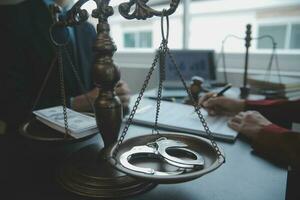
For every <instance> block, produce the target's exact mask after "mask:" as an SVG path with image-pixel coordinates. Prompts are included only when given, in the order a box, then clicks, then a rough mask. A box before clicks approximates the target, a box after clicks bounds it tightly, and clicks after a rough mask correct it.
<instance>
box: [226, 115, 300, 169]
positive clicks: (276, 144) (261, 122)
mask: <svg viewBox="0 0 300 200" xmlns="http://www.w3.org/2000/svg"><path fill="white" fill-rule="evenodd" d="M228 125H229V126H230V127H231V128H232V129H234V130H236V131H238V132H239V133H241V134H242V135H243V136H245V137H246V138H248V139H249V140H250V143H251V145H252V147H253V149H254V150H255V151H256V152H257V153H259V154H261V155H262V156H264V157H266V158H268V159H271V160H273V161H276V162H279V163H281V164H287V165H291V166H292V167H294V168H297V169H299V167H300V145H299V144H300V133H296V132H292V131H290V130H288V129H285V128H282V127H280V126H277V125H275V124H273V123H271V122H270V121H269V120H268V119H266V118H265V117H264V116H262V115H261V114H260V113H259V112H257V111H247V112H241V113H239V114H238V115H236V116H234V117H233V118H232V119H231V120H230V121H229V122H228Z"/></svg>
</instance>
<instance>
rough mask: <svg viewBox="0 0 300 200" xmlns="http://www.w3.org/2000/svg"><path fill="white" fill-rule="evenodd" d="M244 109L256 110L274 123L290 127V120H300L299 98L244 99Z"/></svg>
mask: <svg viewBox="0 0 300 200" xmlns="http://www.w3.org/2000/svg"><path fill="white" fill-rule="evenodd" d="M245 110H256V111H258V112H260V113H261V114H262V115H263V116H265V117H266V118H267V119H269V120H270V121H272V122H273V123H275V124H279V125H281V126H284V127H287V128H290V127H291V124H292V122H300V99H299V100H296V101H288V100H260V101H250V100H246V102H245Z"/></svg>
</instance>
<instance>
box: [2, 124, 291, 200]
mask: <svg viewBox="0 0 300 200" xmlns="http://www.w3.org/2000/svg"><path fill="white" fill-rule="evenodd" d="M150 132H151V130H150V129H149V128H145V127H140V126H131V127H130V129H129V132H128V137H132V136H135V135H140V134H143V133H150ZM99 140H100V141H101V139H100V136H99V135H96V136H95V137H93V138H91V139H89V140H88V141H85V142H84V143H80V144H76V145H75V146H76V147H75V149H78V148H80V147H82V146H85V145H87V144H91V143H95V142H99ZM0 141H1V138H0ZM218 144H219V145H220V147H221V148H223V150H224V151H225V155H226V163H225V164H224V165H222V166H221V167H220V168H219V169H217V170H216V171H214V172H212V173H210V174H207V175H205V176H203V177H201V178H199V179H196V180H194V181H191V182H186V183H181V184H173V185H158V186H157V187H156V188H154V189H153V190H151V191H149V192H147V193H145V194H142V195H139V196H135V197H131V198H128V199H132V200H153V199H164V200H183V199H184V200H254V199H257V200H260V199H261V200H283V199H284V198H285V191H286V180H287V170H285V169H282V168H279V167H277V166H275V165H273V164H271V163H269V162H268V161H266V160H264V159H262V158H260V157H258V156H256V155H255V154H252V153H251V147H250V146H249V145H248V144H247V143H246V142H244V141H242V140H240V139H238V140H237V141H236V142H235V143H233V144H232V143H226V142H218ZM0 147H1V146H0ZM2 147H3V146H2ZM10 147H11V149H10V150H8V151H5V152H4V151H3V150H1V151H0V154H1V160H2V161H3V160H4V161H5V162H1V163H2V164H0V199H31V200H35V199H39V200H40V199H43V200H45V199H49V200H50V199H56V200H59V199H64V200H77V199H87V198H80V197H78V196H74V195H71V194H69V193H66V192H65V191H63V190H62V189H60V188H59V187H57V184H56V183H55V181H54V176H53V175H51V174H52V172H51V171H47V170H44V171H43V173H38V172H36V171H35V170H33V171H31V170H32V169H33V168H32V166H33V167H34V166H35V163H33V162H34V161H32V160H30V159H29V158H28V157H27V158H26V157H25V158H24V157H22V158H21V159H20V158H17V157H15V158H14V161H8V160H11V159H12V158H11V156H18V155H19V154H20V153H22V152H20V151H21V150H18V151H17V150H16V149H17V148H14V146H13V145H10ZM73 147H74V146H73ZM66 148H68V147H66ZM72 149H73V150H74V148H72ZM16 151H17V152H16ZM22 151H23V152H26V151H27V149H22ZM67 152H70V150H67ZM36 153H38V150H37V152H36ZM15 154H16V155H15ZM5 157H6V158H5ZM6 159H8V160H6ZM31 162H32V163H31ZM28 163H31V164H32V165H30V166H31V167H28V168H26V167H25V166H26V165H27V164H28ZM45 166H46V165H45ZM47 166H48V164H47ZM30 171H31V172H30ZM41 174H42V175H41ZM35 176H37V177H35ZM47 179H51V180H50V181H47ZM37 180H39V181H37ZM7 196H8V197H10V198H8V197H7ZM3 197H6V198H3Z"/></svg>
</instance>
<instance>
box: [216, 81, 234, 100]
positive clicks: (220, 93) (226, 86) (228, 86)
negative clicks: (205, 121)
mask: <svg viewBox="0 0 300 200" xmlns="http://www.w3.org/2000/svg"><path fill="white" fill-rule="evenodd" d="M231 87H232V85H231V84H230V83H228V84H227V85H225V87H224V88H223V89H222V90H221V91H220V92H218V93H217V94H216V95H215V96H216V97H219V96H222V95H223V94H224V93H225V92H226V91H227V90H229V89H230V88H231Z"/></svg>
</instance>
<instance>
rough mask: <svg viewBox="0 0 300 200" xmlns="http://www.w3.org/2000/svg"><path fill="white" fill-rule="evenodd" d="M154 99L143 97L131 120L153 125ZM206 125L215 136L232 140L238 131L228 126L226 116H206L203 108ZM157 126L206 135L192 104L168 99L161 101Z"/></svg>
mask: <svg viewBox="0 0 300 200" xmlns="http://www.w3.org/2000/svg"><path fill="white" fill-rule="evenodd" d="M155 112H156V101H154V100H151V99H147V98H143V99H142V100H141V102H140V105H139V107H138V109H137V112H136V114H135V116H134V118H133V122H134V123H137V124H141V125H148V126H153V125H154V122H155ZM201 113H202V114H203V116H204V118H205V120H206V122H207V125H208V127H209V129H210V131H211V132H212V133H213V135H214V136H215V138H219V139H223V140H228V141H234V140H235V138H236V137H237V135H238V133H237V132H236V131H234V130H233V129H231V128H229V127H228V125H227V122H228V120H229V117H226V116H216V117H212V116H208V114H207V112H206V111H205V110H204V109H201ZM158 127H159V128H164V129H167V130H170V131H177V132H186V133H192V134H196V135H201V136H204V137H206V136H207V134H206V133H205V131H204V128H203V125H202V124H201V122H200V119H199V118H198V115H197V113H195V111H194V107H193V106H189V105H184V104H179V103H173V102H168V101H162V102H161V108H160V112H159V118H158Z"/></svg>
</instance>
